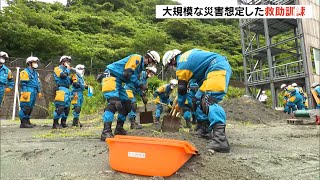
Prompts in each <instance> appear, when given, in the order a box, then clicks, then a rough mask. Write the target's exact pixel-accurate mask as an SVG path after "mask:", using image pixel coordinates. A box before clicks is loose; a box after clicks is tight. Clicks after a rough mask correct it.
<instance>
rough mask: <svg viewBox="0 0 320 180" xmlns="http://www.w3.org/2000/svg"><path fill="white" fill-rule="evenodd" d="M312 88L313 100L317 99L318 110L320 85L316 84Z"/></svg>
mask: <svg viewBox="0 0 320 180" xmlns="http://www.w3.org/2000/svg"><path fill="white" fill-rule="evenodd" d="M311 87H312V88H313V89H312V90H311V92H312V95H313V98H314V99H315V101H316V103H317V105H316V109H320V85H319V83H317V82H315V83H313V84H312V85H311Z"/></svg>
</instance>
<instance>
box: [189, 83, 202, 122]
mask: <svg viewBox="0 0 320 180" xmlns="http://www.w3.org/2000/svg"><path fill="white" fill-rule="evenodd" d="M198 89H199V85H198V83H196V82H194V81H193V80H190V82H189V91H188V96H189V97H190V98H191V103H192V102H193V101H192V99H193V98H195V96H196V93H197V91H198ZM195 108H196V105H195V104H193V103H192V108H191V115H192V124H196V123H197V120H196V112H195Z"/></svg>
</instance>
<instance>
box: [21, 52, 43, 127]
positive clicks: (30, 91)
mask: <svg viewBox="0 0 320 180" xmlns="http://www.w3.org/2000/svg"><path fill="white" fill-rule="evenodd" d="M26 63H27V65H28V67H27V68H25V69H24V70H23V71H21V72H20V84H21V96H20V111H19V118H20V121H21V124H20V128H33V127H34V126H35V124H31V122H30V116H31V112H32V109H33V106H34V105H35V103H36V99H37V96H38V97H39V98H41V97H42V94H41V87H40V80H39V74H38V73H37V71H36V69H37V68H38V63H39V59H38V58H37V57H32V56H31V57H28V58H27V60H26Z"/></svg>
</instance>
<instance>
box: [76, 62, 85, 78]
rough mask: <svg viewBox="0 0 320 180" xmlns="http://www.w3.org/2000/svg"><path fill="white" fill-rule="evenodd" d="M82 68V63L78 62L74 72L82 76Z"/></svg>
mask: <svg viewBox="0 0 320 180" xmlns="http://www.w3.org/2000/svg"><path fill="white" fill-rule="evenodd" d="M84 68H85V66H84V65H83V64H78V65H77V66H76V72H77V73H78V74H79V75H80V76H81V77H83V76H84Z"/></svg>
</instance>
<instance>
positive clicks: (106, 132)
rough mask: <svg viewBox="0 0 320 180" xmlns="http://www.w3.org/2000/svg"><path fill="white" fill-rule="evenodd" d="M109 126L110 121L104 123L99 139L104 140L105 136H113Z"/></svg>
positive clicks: (110, 124)
mask: <svg viewBox="0 0 320 180" xmlns="http://www.w3.org/2000/svg"><path fill="white" fill-rule="evenodd" d="M111 126H112V122H107V123H104V127H103V130H102V133H101V141H106V139H107V138H113V134H112V129H111Z"/></svg>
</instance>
